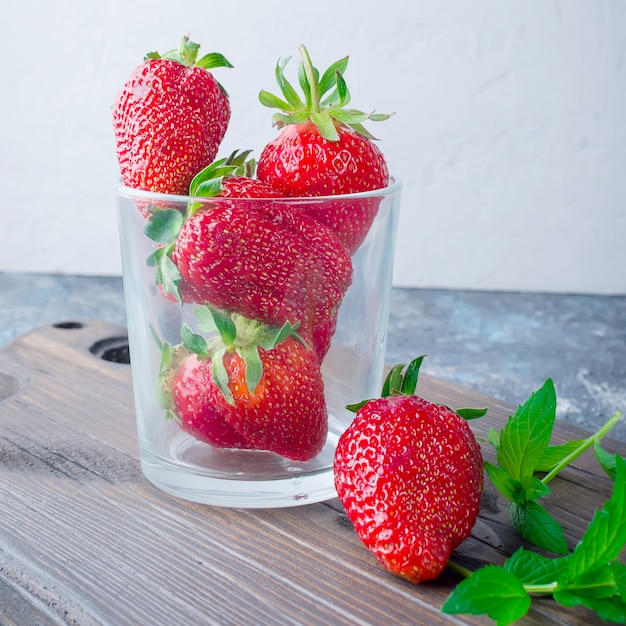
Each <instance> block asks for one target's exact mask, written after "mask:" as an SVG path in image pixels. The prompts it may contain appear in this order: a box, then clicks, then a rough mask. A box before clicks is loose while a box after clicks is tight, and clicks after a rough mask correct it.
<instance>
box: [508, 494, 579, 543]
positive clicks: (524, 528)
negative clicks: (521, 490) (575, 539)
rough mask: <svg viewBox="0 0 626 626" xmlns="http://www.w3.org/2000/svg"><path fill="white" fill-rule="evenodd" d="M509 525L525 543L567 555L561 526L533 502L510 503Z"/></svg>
mask: <svg viewBox="0 0 626 626" xmlns="http://www.w3.org/2000/svg"><path fill="white" fill-rule="evenodd" d="M509 513H510V516H511V524H512V525H513V528H514V529H515V531H516V532H517V533H519V534H520V535H521V536H522V537H523V538H524V539H526V541H530V542H531V543H532V544H534V545H535V546H537V547H539V548H543V549H544V550H548V551H549V552H555V553H556V554H567V553H568V547H567V541H566V540H565V536H564V534H563V528H562V526H561V525H560V524H559V523H558V522H557V521H556V520H555V519H554V518H553V517H552V516H551V515H550V513H548V511H546V509H544V508H543V507H542V506H541V505H540V504H539V503H537V502H534V501H527V502H510V503H509Z"/></svg>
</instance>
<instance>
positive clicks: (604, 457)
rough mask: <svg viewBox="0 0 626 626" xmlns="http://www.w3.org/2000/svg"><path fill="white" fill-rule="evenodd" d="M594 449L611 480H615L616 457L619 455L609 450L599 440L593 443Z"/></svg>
mask: <svg viewBox="0 0 626 626" xmlns="http://www.w3.org/2000/svg"><path fill="white" fill-rule="evenodd" d="M593 451H594V453H595V455H596V459H597V460H598V463H600V467H602V469H603V470H604V472H605V474H606V475H607V476H608V477H609V478H610V479H611V480H615V457H616V456H617V455H615V454H611V453H610V452H607V451H606V450H605V449H604V448H603V447H602V446H601V445H600V443H599V442H598V441H596V442H595V443H594V444H593Z"/></svg>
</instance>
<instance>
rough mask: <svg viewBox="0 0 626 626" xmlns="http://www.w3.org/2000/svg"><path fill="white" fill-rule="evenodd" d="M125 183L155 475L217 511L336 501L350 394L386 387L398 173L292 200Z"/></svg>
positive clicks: (138, 359) (131, 289)
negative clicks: (373, 185) (374, 185)
mask: <svg viewBox="0 0 626 626" xmlns="http://www.w3.org/2000/svg"><path fill="white" fill-rule="evenodd" d="M115 191H116V197H117V207H118V222H119V229H120V240H121V250H122V267H123V280H124V294H125V301H126V310H127V324H128V337H129V348H130V359H131V369H132V380H133V393H134V399H135V411H136V418H137V432H138V442H139V452H140V461H141V468H142V471H143V473H144V475H145V476H146V478H147V479H148V480H149V481H150V482H151V483H153V484H154V485H155V486H156V487H158V488H160V489H162V490H164V491H165V492H167V493H170V494H172V495H174V496H177V497H180V498H184V499H187V500H191V501H194V502H200V503H205V504H210V505H216V506H229V507H243V508H271V507H287V506H297V505H304V504H309V503H313V502H319V501H323V500H327V499H330V498H333V497H335V496H336V493H335V489H334V484H333V458H334V451H335V447H336V444H337V440H338V438H339V436H340V435H341V434H342V432H343V431H344V430H345V429H346V428H347V426H348V425H349V423H350V421H351V420H352V418H353V416H354V414H353V413H352V412H350V411H349V410H348V409H347V408H346V405H349V404H354V403H357V402H359V401H361V400H364V399H367V398H372V397H377V396H379V395H380V390H381V385H382V378H383V368H384V357H385V345H386V336H387V326H388V319H389V305H390V297H391V286H392V270H393V257H394V245H395V236H396V229H397V221H398V213H399V207H400V195H401V184H400V182H398V181H392V182H391V184H390V185H389V186H388V187H387V188H385V189H382V190H378V191H375V192H367V193H358V194H349V195H342V196H332V197H314V198H284V199H283V198H269V199H250V198H241V199H233V198H221V197H212V198H200V197H184V196H171V195H167V194H155V193H150V192H146V191H141V190H136V189H131V188H128V187H125V186H122V185H120V186H117V187H116V190H115ZM251 338H252V339H251Z"/></svg>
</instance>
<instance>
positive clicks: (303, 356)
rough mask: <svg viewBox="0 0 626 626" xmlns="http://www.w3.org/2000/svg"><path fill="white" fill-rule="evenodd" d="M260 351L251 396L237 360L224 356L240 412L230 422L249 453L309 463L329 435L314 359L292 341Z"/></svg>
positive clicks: (241, 362) (240, 361)
mask: <svg viewBox="0 0 626 626" xmlns="http://www.w3.org/2000/svg"><path fill="white" fill-rule="evenodd" d="M259 352H260V357H261V362H262V364H263V376H262V377H261V380H260V381H259V383H258V384H257V386H256V388H255V389H254V391H252V392H251V391H250V389H249V387H248V385H247V383H246V365H245V363H244V360H243V358H242V357H241V355H240V354H237V353H236V352H229V353H228V354H226V356H225V357H224V365H225V367H226V372H227V374H228V381H229V382H228V386H229V388H230V390H231V393H232V394H233V400H234V404H235V406H236V407H237V408H238V409H239V410H236V411H233V412H232V414H231V418H230V420H229V422H230V423H231V424H232V425H233V426H234V427H235V428H236V429H237V430H238V431H239V432H241V433H242V434H243V436H244V437H245V439H246V440H247V441H248V442H249V444H250V445H251V446H252V447H254V448H258V449H260V450H271V451H272V452H276V453H277V454H280V455H281V456H284V457H287V458H290V459H294V460H297V461H308V460H309V459H312V458H313V457H314V456H316V455H317V454H319V453H320V452H321V450H322V448H323V446H324V443H325V441H326V435H327V432H328V418H327V414H326V401H325V398H324V384H323V382H322V375H321V372H320V369H319V363H318V360H317V356H316V355H315V353H314V352H313V351H312V350H310V349H308V348H307V347H306V346H305V345H304V344H303V343H302V342H301V341H298V340H296V339H294V338H293V337H288V338H287V339H285V340H284V341H282V342H281V343H280V344H278V345H277V346H276V347H275V348H273V349H272V350H263V349H260V350H259Z"/></svg>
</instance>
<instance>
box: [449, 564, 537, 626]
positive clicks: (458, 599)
mask: <svg viewBox="0 0 626 626" xmlns="http://www.w3.org/2000/svg"><path fill="white" fill-rule="evenodd" d="M530 603H531V598H530V596H529V595H528V594H527V593H526V590H525V589H524V585H523V584H522V582H521V581H520V580H519V578H517V577H516V576H514V575H513V574H511V573H510V572H507V571H506V570H504V569H503V568H501V567H498V566H496V565H486V566H485V567H483V568H481V569H479V570H477V571H476V572H474V573H473V574H472V575H471V576H470V577H469V578H466V579H465V580H463V581H461V582H460V583H459V584H458V585H457V586H456V588H455V589H454V591H453V592H452V593H451V594H450V596H448V598H447V600H446V601H445V602H444V604H443V606H442V607H441V610H442V611H443V612H444V613H469V614H471V615H481V614H486V615H488V616H489V617H490V618H491V619H493V620H496V621H497V622H498V624H499V625H502V626H504V625H506V624H512V623H513V622H515V621H517V620H519V619H521V618H522V617H523V616H524V615H526V613H527V612H528V609H529V608H530Z"/></svg>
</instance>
